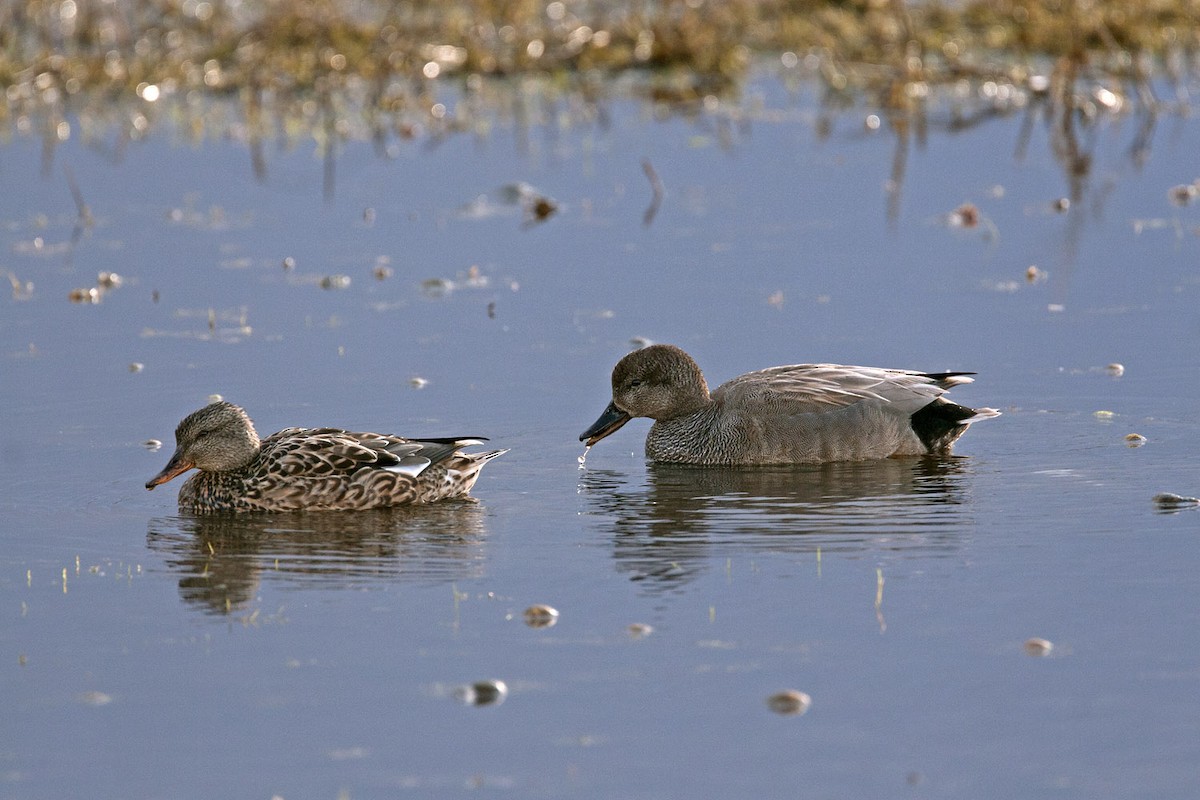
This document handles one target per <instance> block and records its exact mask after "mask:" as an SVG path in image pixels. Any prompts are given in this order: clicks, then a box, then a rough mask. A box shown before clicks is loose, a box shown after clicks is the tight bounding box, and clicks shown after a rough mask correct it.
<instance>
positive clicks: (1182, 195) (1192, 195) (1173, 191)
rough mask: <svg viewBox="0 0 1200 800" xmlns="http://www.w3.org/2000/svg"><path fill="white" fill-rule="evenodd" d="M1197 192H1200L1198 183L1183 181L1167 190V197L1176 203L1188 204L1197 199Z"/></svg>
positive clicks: (1180, 204) (1178, 204)
mask: <svg viewBox="0 0 1200 800" xmlns="http://www.w3.org/2000/svg"><path fill="white" fill-rule="evenodd" d="M1197 194H1200V187H1197V186H1196V184H1194V183H1181V184H1180V185H1178V186H1172V187H1171V188H1170V189H1168V190H1167V199H1169V200H1170V201H1171V203H1172V204H1174V205H1177V206H1186V205H1187V204H1188V203H1190V202H1192V201H1193V200H1195V199H1196V195H1197Z"/></svg>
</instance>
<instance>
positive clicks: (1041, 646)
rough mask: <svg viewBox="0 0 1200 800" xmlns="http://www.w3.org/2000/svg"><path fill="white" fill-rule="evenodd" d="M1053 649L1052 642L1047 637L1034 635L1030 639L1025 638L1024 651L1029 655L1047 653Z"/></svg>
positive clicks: (1043, 654)
mask: <svg viewBox="0 0 1200 800" xmlns="http://www.w3.org/2000/svg"><path fill="white" fill-rule="evenodd" d="M1053 649H1054V643H1053V642H1051V641H1050V640H1049V639H1042V638H1040V637H1037V636H1034V637H1033V638H1032V639H1026V640H1025V652H1026V653H1028V654H1029V655H1031V656H1045V655H1049V654H1050V651H1051V650H1053Z"/></svg>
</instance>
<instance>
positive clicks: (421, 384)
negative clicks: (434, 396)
mask: <svg viewBox="0 0 1200 800" xmlns="http://www.w3.org/2000/svg"><path fill="white" fill-rule="evenodd" d="M408 385H409V386H411V387H412V388H414V389H424V388H425V387H426V386H428V385H429V381H427V380H426V379H425V378H422V377H421V376H419V375H414V376H412V377H411V378H409V379H408Z"/></svg>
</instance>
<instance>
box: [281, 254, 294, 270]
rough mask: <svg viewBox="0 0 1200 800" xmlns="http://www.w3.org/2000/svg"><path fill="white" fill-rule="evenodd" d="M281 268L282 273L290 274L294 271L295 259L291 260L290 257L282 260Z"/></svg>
mask: <svg viewBox="0 0 1200 800" xmlns="http://www.w3.org/2000/svg"><path fill="white" fill-rule="evenodd" d="M282 266H283V271H284V272H291V271H292V270H294V269H295V268H296V259H294V258H292V257H291V256H288V257H287V258H285V259H284V260H283V265H282Z"/></svg>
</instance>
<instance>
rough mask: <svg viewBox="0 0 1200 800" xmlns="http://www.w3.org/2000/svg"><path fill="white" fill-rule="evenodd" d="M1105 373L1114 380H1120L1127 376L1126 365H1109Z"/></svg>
mask: <svg viewBox="0 0 1200 800" xmlns="http://www.w3.org/2000/svg"><path fill="white" fill-rule="evenodd" d="M1104 371H1105V372H1107V373H1108V374H1109V375H1112V376H1113V377H1114V378H1119V377H1121V376H1122V375H1124V374H1125V365H1124V364H1117V363H1115V362H1114V363H1112V364H1109V365H1108V366H1107V367H1105V368H1104Z"/></svg>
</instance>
